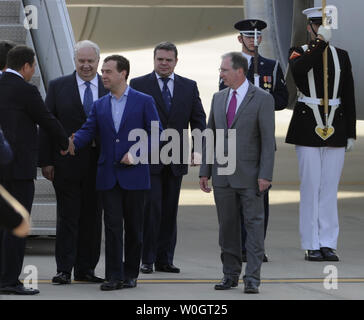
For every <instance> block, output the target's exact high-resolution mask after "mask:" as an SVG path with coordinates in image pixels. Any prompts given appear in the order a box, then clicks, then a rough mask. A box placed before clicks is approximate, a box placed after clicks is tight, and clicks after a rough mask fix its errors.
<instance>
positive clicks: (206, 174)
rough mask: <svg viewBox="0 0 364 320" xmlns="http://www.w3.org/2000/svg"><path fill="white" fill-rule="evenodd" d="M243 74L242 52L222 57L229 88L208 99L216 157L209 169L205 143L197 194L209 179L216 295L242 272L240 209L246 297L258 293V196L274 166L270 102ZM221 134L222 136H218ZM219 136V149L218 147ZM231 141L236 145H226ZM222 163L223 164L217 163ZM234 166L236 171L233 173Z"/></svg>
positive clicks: (261, 228)
mask: <svg viewBox="0 0 364 320" xmlns="http://www.w3.org/2000/svg"><path fill="white" fill-rule="evenodd" d="M247 70H248V63H247V60H246V58H244V57H243V56H242V55H241V53H240V52H231V53H227V54H225V55H224V56H223V57H222V63H221V68H220V76H221V78H222V79H223V81H224V83H225V85H226V86H227V87H228V88H226V89H224V90H222V91H220V92H217V93H215V95H214V97H213V99H212V104H211V112H210V117H209V121H208V125H207V128H208V129H211V130H212V131H213V133H214V137H215V139H214V141H215V142H214V147H213V150H214V153H213V157H210V160H211V159H213V161H211V162H213V163H212V164H211V163H209V161H208V159H209V155H210V150H212V148H211V147H210V146H209V145H208V142H205V144H204V150H203V161H202V166H201V169H200V188H201V190H202V191H204V192H210V191H211V189H210V188H209V186H208V179H209V178H210V177H211V176H212V185H213V187H214V197H215V203H216V207H217V215H218V221H219V244H220V247H221V260H222V264H223V273H224V278H223V279H222V280H221V282H220V283H218V284H217V285H215V289H216V290H226V289H230V288H231V287H236V286H237V285H238V280H239V276H240V273H241V269H242V256H241V230H240V228H241V215H240V210H239V208H240V205H241V206H242V207H243V216H244V223H245V226H246V230H247V242H246V248H247V257H248V263H247V266H246V270H245V276H244V278H243V279H244V284H245V288H244V292H245V293H258V292H259V290H258V287H259V285H260V269H261V264H262V261H263V255H264V208H263V196H262V195H263V193H264V192H266V191H267V190H268V188H269V187H270V185H271V181H272V175H273V166H274V149H275V142H274V100H273V97H272V96H271V95H270V94H269V93H267V92H265V91H264V90H262V89H260V88H258V87H255V86H254V85H253V84H251V83H250V82H249V81H248V80H247V79H246V73H247ZM229 129H230V130H229ZM221 130H222V131H223V133H224V134H223V135H221V134H219V133H221ZM218 131H220V132H218ZM234 133H235V135H234ZM221 136H223V140H224V141H223V143H220V142H219V137H221ZM234 136H235V139H237V141H231V140H230V141H229V139H234ZM220 139H221V138H220ZM206 141H207V139H206ZM232 142H233V143H232ZM220 146H223V147H222V148H223V149H224V150H223V151H222V150H220V149H219V148H220ZM232 147H233V148H232ZM231 149H232V150H231ZM234 151H235V152H234ZM224 157H225V158H226V157H227V163H221V162H222V161H221V159H223V160H224ZM234 166H235V170H231V167H234ZM229 167H230V169H229V170H227V169H228V168H229ZM224 170H225V172H224ZM227 171H230V172H227Z"/></svg>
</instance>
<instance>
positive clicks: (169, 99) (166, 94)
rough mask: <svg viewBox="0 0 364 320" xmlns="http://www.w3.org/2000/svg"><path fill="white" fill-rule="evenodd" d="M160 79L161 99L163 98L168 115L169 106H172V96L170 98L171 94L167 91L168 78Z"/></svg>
mask: <svg viewBox="0 0 364 320" xmlns="http://www.w3.org/2000/svg"><path fill="white" fill-rule="evenodd" d="M161 79H162V81H163V89H162V97H163V100H164V104H165V106H166V109H167V112H168V113H169V111H170V110H171V106H172V96H171V92H170V91H169V89H168V86H167V83H168V81H169V78H161Z"/></svg>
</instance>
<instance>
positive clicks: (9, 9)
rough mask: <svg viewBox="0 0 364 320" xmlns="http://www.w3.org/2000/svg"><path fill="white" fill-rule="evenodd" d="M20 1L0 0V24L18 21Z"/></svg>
mask: <svg viewBox="0 0 364 320" xmlns="http://www.w3.org/2000/svg"><path fill="white" fill-rule="evenodd" d="M21 5H22V4H21V1H20V0H1V1H0V23H7V22H8V21H9V20H10V22H13V20H14V21H18V22H19V14H20V8H21Z"/></svg>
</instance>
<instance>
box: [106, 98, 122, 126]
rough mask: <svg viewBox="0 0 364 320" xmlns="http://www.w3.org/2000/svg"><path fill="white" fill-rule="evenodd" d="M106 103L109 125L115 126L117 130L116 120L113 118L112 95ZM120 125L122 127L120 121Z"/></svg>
mask: <svg viewBox="0 0 364 320" xmlns="http://www.w3.org/2000/svg"><path fill="white" fill-rule="evenodd" d="M105 103H106V106H105V108H106V117H107V121H108V122H109V125H110V126H111V128H113V130H114V132H115V133H117V132H116V129H115V125H114V120H113V118H112V110H111V95H109V96H108V97H107V99H106V101H105ZM120 127H121V123H120Z"/></svg>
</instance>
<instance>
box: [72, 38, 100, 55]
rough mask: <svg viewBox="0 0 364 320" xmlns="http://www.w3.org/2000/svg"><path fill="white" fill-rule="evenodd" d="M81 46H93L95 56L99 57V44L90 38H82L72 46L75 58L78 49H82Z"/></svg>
mask: <svg viewBox="0 0 364 320" xmlns="http://www.w3.org/2000/svg"><path fill="white" fill-rule="evenodd" d="M82 48H93V49H94V50H95V52H96V56H97V57H98V58H100V48H99V46H98V45H97V44H96V43H95V42H92V41H90V40H82V41H79V42H77V43H76V44H75V48H74V58H76V56H77V53H78V50H80V49H82Z"/></svg>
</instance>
